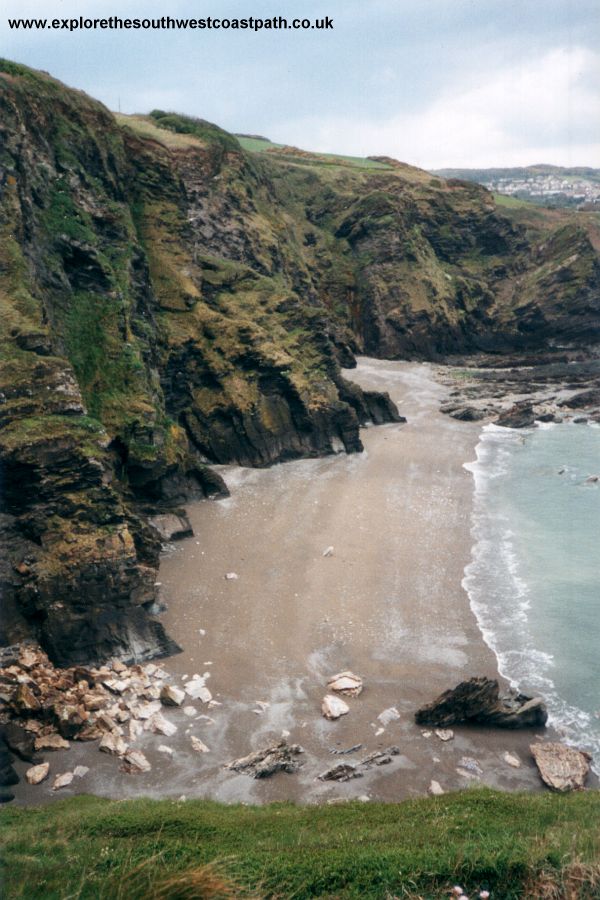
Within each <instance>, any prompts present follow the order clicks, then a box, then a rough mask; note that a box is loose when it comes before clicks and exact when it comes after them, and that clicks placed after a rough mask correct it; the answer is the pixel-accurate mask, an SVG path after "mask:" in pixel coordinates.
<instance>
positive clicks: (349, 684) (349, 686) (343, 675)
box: [327, 672, 363, 697]
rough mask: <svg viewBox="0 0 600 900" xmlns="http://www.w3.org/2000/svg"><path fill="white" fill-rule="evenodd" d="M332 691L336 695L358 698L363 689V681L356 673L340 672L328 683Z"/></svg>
mask: <svg viewBox="0 0 600 900" xmlns="http://www.w3.org/2000/svg"><path fill="white" fill-rule="evenodd" d="M327 687H328V688H329V690H330V691H334V692H335V693H336V694H344V695H345V696H347V697H358V695H359V694H360V693H361V691H362V689H363V680H362V678H359V676H358V675H355V674H354V672H338V674H337V675H332V676H331V678H330V679H329V680H328V682H327Z"/></svg>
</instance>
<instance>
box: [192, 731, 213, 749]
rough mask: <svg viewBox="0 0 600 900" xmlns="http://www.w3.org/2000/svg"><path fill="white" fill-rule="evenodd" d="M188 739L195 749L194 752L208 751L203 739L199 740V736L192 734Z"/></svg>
mask: <svg viewBox="0 0 600 900" xmlns="http://www.w3.org/2000/svg"><path fill="white" fill-rule="evenodd" d="M190 741H191V743H192V748H193V749H194V750H195V751H196V753H210V748H209V747H207V746H206V744H205V743H204V741H201V740H200V738H197V737H195V736H194V735H192V736H191V738H190Z"/></svg>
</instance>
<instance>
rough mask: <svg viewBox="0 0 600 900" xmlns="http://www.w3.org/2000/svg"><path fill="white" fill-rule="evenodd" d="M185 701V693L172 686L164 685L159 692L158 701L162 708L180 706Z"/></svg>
mask: <svg viewBox="0 0 600 900" xmlns="http://www.w3.org/2000/svg"><path fill="white" fill-rule="evenodd" d="M184 700H185V691H182V690H181V688H178V687H175V685H174V684H165V685H164V686H163V688H162V690H161V692H160V701H161V703H162V704H163V706H181V704H182V703H183V701H184Z"/></svg>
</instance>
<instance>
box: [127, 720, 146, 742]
mask: <svg viewBox="0 0 600 900" xmlns="http://www.w3.org/2000/svg"><path fill="white" fill-rule="evenodd" d="M143 730H144V726H143V725H142V723H141V722H138V721H137V719H130V721H129V740H130V741H137V739H138V738H139V736H140V734H141V733H142V732H143Z"/></svg>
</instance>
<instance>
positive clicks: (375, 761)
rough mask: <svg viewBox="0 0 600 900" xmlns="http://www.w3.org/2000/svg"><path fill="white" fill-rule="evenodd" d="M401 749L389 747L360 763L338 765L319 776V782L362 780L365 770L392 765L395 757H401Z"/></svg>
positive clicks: (366, 757) (377, 751)
mask: <svg viewBox="0 0 600 900" xmlns="http://www.w3.org/2000/svg"><path fill="white" fill-rule="evenodd" d="M359 746H360V745H359ZM399 754H400V748H399V747H395V746H394V747H388V748H387V750H375V751H374V752H373V753H369V755H368V756H365V758H364V759H362V760H361V761H360V762H358V763H337V764H336V765H335V766H332V767H331V768H330V769H327V770H326V771H325V772H322V773H321V774H320V775H318V776H317V778H318V779H319V781H350V780H351V779H353V778H362V777H363V775H364V770H367V769H370V768H371V766H385V765H388V764H389V763H391V761H392V757H393V756H399Z"/></svg>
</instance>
